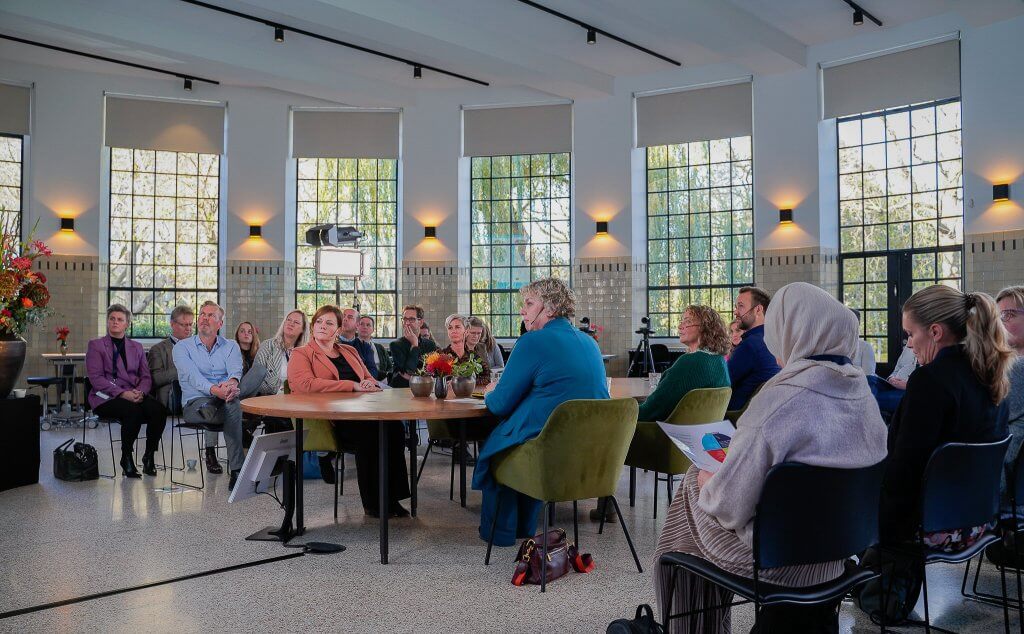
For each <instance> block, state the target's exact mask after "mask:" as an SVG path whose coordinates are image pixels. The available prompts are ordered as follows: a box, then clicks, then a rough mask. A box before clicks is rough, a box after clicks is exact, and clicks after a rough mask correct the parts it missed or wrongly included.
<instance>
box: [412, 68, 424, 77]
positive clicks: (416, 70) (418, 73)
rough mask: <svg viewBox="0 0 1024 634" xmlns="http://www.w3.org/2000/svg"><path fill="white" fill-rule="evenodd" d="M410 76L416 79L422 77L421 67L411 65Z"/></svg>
mask: <svg viewBox="0 0 1024 634" xmlns="http://www.w3.org/2000/svg"><path fill="white" fill-rule="evenodd" d="M412 76H413V77H414V78H416V79H420V78H422V77H423V67H422V66H413V67H412Z"/></svg>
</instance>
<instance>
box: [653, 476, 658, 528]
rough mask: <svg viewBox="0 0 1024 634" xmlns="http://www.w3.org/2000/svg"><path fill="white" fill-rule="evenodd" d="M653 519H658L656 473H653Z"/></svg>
mask: <svg viewBox="0 0 1024 634" xmlns="http://www.w3.org/2000/svg"><path fill="white" fill-rule="evenodd" d="M654 519H658V472H657V471H655V472H654Z"/></svg>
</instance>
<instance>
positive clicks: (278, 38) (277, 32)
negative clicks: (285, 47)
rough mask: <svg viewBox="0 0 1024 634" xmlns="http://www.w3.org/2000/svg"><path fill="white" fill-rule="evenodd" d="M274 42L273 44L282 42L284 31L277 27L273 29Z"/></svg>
mask: <svg viewBox="0 0 1024 634" xmlns="http://www.w3.org/2000/svg"><path fill="white" fill-rule="evenodd" d="M274 41H275V42H283V41H284V29H282V28H281V27H279V26H275V27H274Z"/></svg>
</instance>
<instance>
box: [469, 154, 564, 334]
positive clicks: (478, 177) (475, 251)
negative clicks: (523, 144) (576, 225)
mask: <svg viewBox="0 0 1024 634" xmlns="http://www.w3.org/2000/svg"><path fill="white" fill-rule="evenodd" d="M570 160H571V159H570V155H569V153H568V152H560V153H555V154H532V155H527V154H524V155H511V156H475V157H472V159H471V181H470V190H471V195H470V206H471V218H470V235H471V247H470V248H471V259H470V279H471V291H470V306H471V309H472V314H473V315H477V316H479V317H482V318H484V319H485V320H487V322H488V324H489V325H490V327H491V330H492V332H493V333H494V335H495V336H496V337H518V336H519V320H520V318H519V289H520V288H521V287H523V286H525V285H526V284H529V283H530V282H531V281H533V280H538V279H541V278H544V277H557V278H560V279H562V280H564V281H565V282H566V283H570V282H571V268H570V257H571V254H570V245H571V242H572V227H571V220H570V208H571V204H570V203H571V190H572V187H571V176H570V167H571V165H570Z"/></svg>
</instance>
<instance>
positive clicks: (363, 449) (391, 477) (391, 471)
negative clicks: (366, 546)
mask: <svg viewBox="0 0 1024 634" xmlns="http://www.w3.org/2000/svg"><path fill="white" fill-rule="evenodd" d="M380 425H384V431H385V433H387V435H388V503H389V504H395V503H397V502H398V501H399V500H404V499H405V498H407V497H409V496H410V495H412V494H411V493H410V492H409V469H408V466H407V465H406V464H405V426H404V425H402V424H400V423H393V422H384V423H378V422H374V421H335V422H334V437H335V439H336V440H337V442H338V446H339V447H341V448H342V449H343V450H345V451H352V452H354V453H355V455H356V478H357V479H358V481H359V497H360V498H362V501H363V508H364V509H367V510H371V511H378V510H379V511H382V512H386V511H387V509H378V508H377V507H378V506H379V504H378V503H377V502H378V499H379V498H380V487H379V486H378V476H377V472H378V471H379V465H380V460H379V456H380V444H379V443H378V436H377V434H378V431H379V430H378V427H380Z"/></svg>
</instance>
